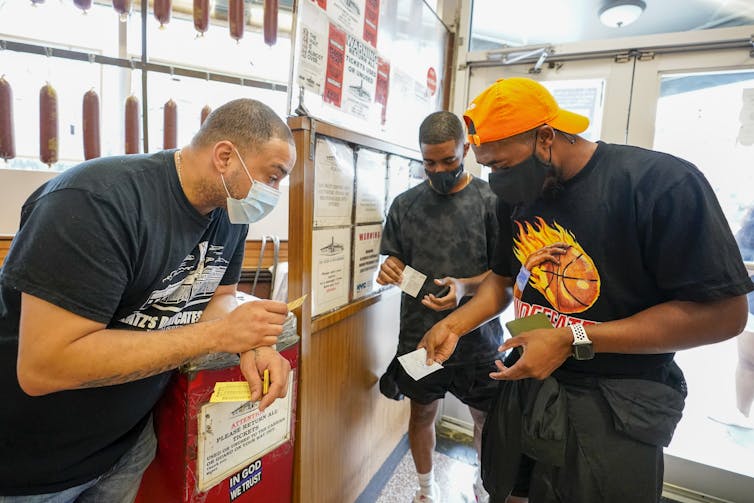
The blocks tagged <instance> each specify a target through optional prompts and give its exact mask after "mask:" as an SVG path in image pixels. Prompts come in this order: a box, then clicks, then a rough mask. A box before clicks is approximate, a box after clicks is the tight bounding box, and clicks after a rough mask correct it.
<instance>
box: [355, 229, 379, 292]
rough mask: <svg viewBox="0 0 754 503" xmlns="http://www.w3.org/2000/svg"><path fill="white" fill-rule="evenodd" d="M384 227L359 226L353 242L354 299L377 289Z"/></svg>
mask: <svg viewBox="0 0 754 503" xmlns="http://www.w3.org/2000/svg"><path fill="white" fill-rule="evenodd" d="M381 238H382V225H381V224H376V225H357V226H356V228H355V229H354V238H353V239H354V241H353V267H354V271H353V298H354V300H356V299H358V298H360V297H364V296H365V295H369V294H370V293H372V292H373V291H375V290H376V289H377V288H376V287H377V273H378V272H379V270H380V239H381Z"/></svg>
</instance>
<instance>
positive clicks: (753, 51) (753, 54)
mask: <svg viewBox="0 0 754 503" xmlns="http://www.w3.org/2000/svg"><path fill="white" fill-rule="evenodd" d="M749 45H750V46H751V50H750V51H749V57H750V58H754V35H752V36H751V37H749Z"/></svg>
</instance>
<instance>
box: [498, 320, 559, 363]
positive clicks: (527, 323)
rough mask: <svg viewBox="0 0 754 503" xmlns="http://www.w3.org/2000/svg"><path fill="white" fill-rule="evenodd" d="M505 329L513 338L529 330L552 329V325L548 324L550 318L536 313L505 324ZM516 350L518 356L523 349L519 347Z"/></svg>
mask: <svg viewBox="0 0 754 503" xmlns="http://www.w3.org/2000/svg"><path fill="white" fill-rule="evenodd" d="M505 328H507V329H508V332H510V334H511V336H513V337H515V336H517V335H519V334H522V333H524V332H528V331H529V330H536V329H538V328H552V323H550V318H548V317H547V315H546V314H545V313H537V314H532V315H531V316H524V317H523V318H518V319H517V320H512V321H509V322H508V323H506V324H505ZM516 349H518V353H519V354H521V353H522V352H523V348H522V347H521V346H519V347H517V348H516Z"/></svg>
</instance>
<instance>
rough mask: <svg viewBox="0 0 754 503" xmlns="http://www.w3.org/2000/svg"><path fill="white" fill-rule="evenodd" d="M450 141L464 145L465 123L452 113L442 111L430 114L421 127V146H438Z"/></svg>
mask: <svg viewBox="0 0 754 503" xmlns="http://www.w3.org/2000/svg"><path fill="white" fill-rule="evenodd" d="M449 140H455V141H457V142H461V143H463V142H464V140H465V135H464V132H463V123H462V122H461V119H459V118H458V116H457V115H455V114H454V113H452V112H446V111H440V112H434V113H431V114H429V115H428V116H427V117H426V118H425V119H424V120H423V121H422V123H421V126H419V144H420V145H421V144H426V145H437V144H438V143H445V142H446V141H449Z"/></svg>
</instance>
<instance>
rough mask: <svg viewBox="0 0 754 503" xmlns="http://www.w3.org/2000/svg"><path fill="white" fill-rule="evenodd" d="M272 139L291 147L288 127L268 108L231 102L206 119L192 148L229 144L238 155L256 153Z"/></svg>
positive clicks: (246, 100)
mask: <svg viewBox="0 0 754 503" xmlns="http://www.w3.org/2000/svg"><path fill="white" fill-rule="evenodd" d="M272 139H280V140H283V141H287V142H288V143H289V144H291V145H293V144H294V142H293V134H292V133H291V130H290V128H288V125H287V124H286V123H285V122H284V121H283V119H281V118H280V117H279V116H278V115H277V114H276V113H275V112H274V111H273V110H272V109H271V108H270V107H268V106H267V105H265V104H264V103H262V102H261V101H257V100H252V99H249V98H240V99H237V100H232V101H229V102H227V103H225V104H224V105H222V106H221V107H219V108H217V109H216V110H213V111H212V113H210V114H209V115H208V116H207V119H206V120H205V121H204V123H203V124H202V126H201V127H200V128H199V131H198V132H197V133H196V134H195V135H194V138H193V139H192V140H191V144H192V145H194V146H196V147H206V146H208V145H214V144H215V143H217V142H218V141H222V140H229V141H231V142H233V144H234V145H235V146H236V148H237V149H239V150H240V151H243V152H245V151H247V149H250V150H252V151H253V150H256V149H257V148H258V147H260V146H262V145H264V144H266V143H267V142H268V141H270V140H272Z"/></svg>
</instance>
